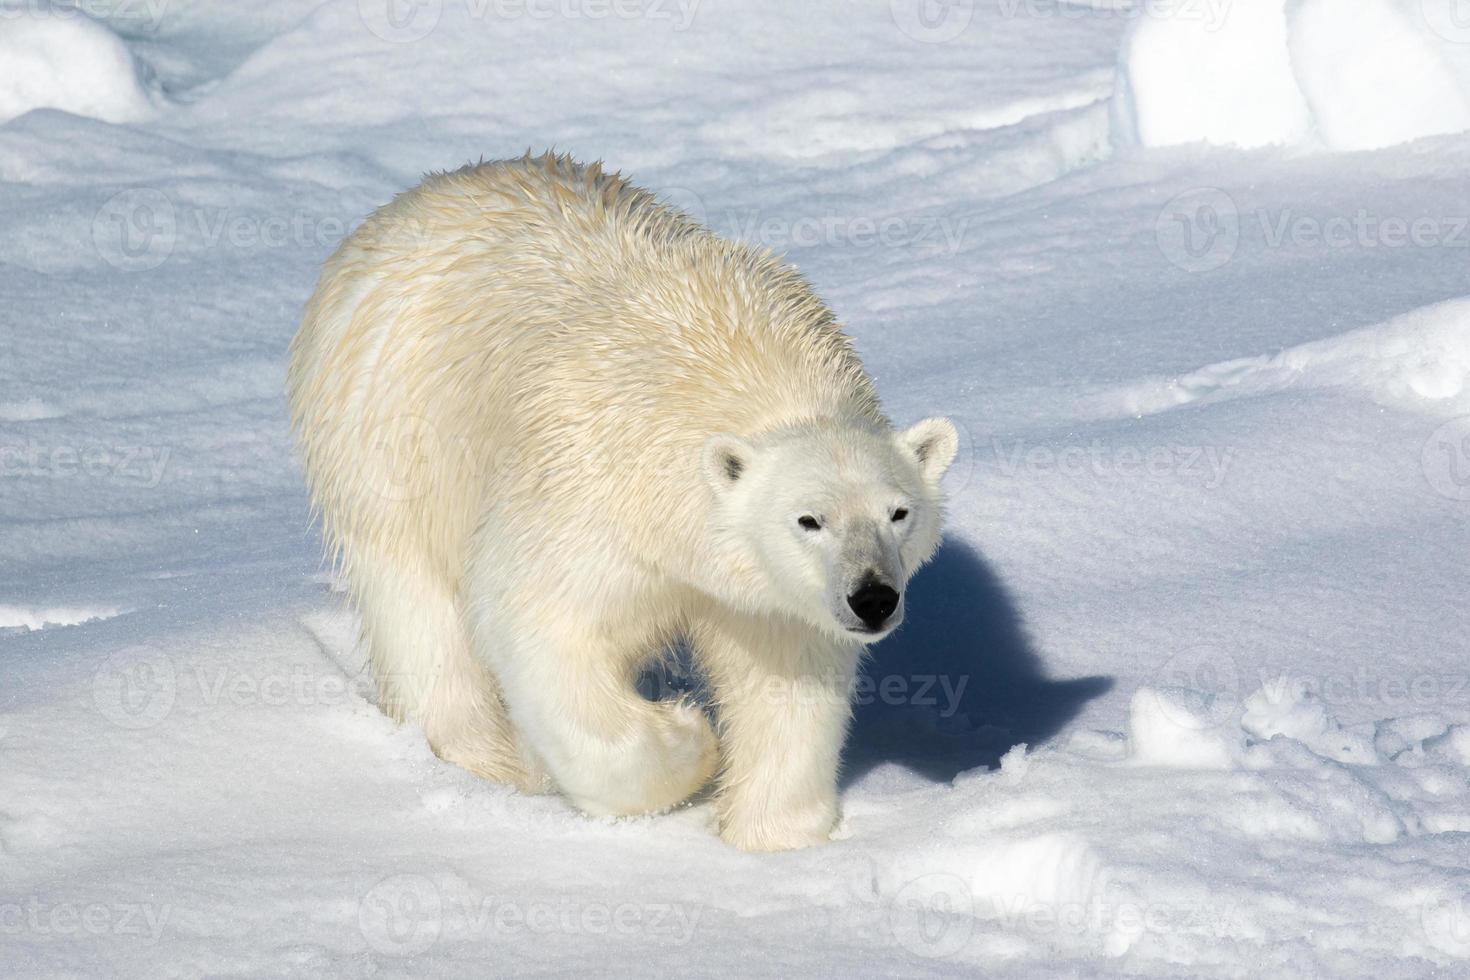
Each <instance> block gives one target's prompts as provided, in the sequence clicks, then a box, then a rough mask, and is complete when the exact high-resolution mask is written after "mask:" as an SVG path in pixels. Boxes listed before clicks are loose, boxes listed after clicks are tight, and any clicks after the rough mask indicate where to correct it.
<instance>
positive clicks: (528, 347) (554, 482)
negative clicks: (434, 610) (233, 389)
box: [288, 155, 887, 582]
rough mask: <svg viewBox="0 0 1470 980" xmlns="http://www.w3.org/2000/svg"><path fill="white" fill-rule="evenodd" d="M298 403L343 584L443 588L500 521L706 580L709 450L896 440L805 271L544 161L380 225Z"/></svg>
mask: <svg viewBox="0 0 1470 980" xmlns="http://www.w3.org/2000/svg"><path fill="white" fill-rule="evenodd" d="M288 388H289V396H290V401H291V409H292V414H293V420H294V422H295V426H296V429H297V431H298V432H299V433H301V441H302V450H303V454H304V458H305V464H306V470H307V477H308V480H309V482H310V483H311V485H312V491H313V497H314V499H315V500H316V501H317V504H318V506H319V507H320V509H321V510H322V516H323V519H324V523H325V526H326V531H327V534H328V539H329V541H330V542H331V543H332V545H333V546H334V547H335V548H336V550H337V551H338V553H339V554H340V555H341V557H342V558H343V559H344V561H345V563H346V564H347V565H348V566H349V571H350V566H351V564H352V562H353V558H354V553H355V552H358V551H360V550H362V549H371V550H373V551H375V552H376V553H378V554H380V555H382V554H387V555H391V556H392V557H393V558H394V560H395V561H401V562H404V563H417V564H421V565H422V566H423V567H424V568H425V570H427V571H429V572H431V573H432V574H436V575H442V576H446V577H447V578H448V580H449V581H451V582H453V581H456V580H457V579H458V576H459V575H461V574H462V570H463V567H464V561H465V558H466V549H467V548H468V546H469V540H470V536H471V534H472V533H473V532H474V530H475V528H476V527H477V526H479V525H481V524H482V523H483V522H484V521H485V520H486V519H487V517H489V518H493V519H494V520H495V521H496V522H497V526H498V527H499V528H501V529H503V532H504V533H508V534H514V533H517V530H518V529H519V530H521V531H523V532H524V533H525V534H526V536H527V538H526V544H527V546H528V547H529V546H532V545H534V546H536V547H546V546H547V545H548V544H550V543H553V542H555V541H556V539H557V538H558V536H564V537H565V539H566V541H565V543H567V544H571V543H572V542H573V541H575V542H577V543H578V544H579V546H581V547H587V546H588V542H595V543H597V544H599V545H603V546H606V547H610V548H620V549H624V550H627V551H631V552H633V553H634V554H635V556H636V558H637V560H639V561H640V562H643V563H646V564H647V565H649V566H650V567H658V566H667V567H668V568H670V569H675V570H676V569H678V568H679V567H681V566H687V565H688V564H689V563H691V562H696V561H698V560H699V556H698V555H697V554H696V553H695V549H696V548H697V540H698V529H699V527H700V525H701V524H702V522H703V509H704V507H706V506H707V491H706V490H705V488H704V486H703V484H702V482H701V480H700V477H699V467H698V458H699V447H700V446H701V445H702V444H703V442H704V440H705V439H706V438H707V437H708V436H710V435H712V434H714V433H717V432H733V433H736V434H741V435H755V434H758V433H760V432H762V431H766V430H769V429H772V428H776V427H779V426H781V425H785V424H791V423H795V422H800V421H803V420H811V419H835V420H838V421H840V422H842V423H843V424H855V425H861V426H864V427H879V428H885V429H886V428H887V421H886V420H885V419H884V418H883V416H882V414H881V411H880V409H879V407H878V402H877V398H876V395H875V392H874V389H873V385H872V382H871V381H870V379H869V378H868V376H867V374H866V373H865V372H864V371H863V368H862V366H861V364H860V362H859V361H858V359H857V356H856V354H855V353H854V351H853V350H852V347H851V344H850V342H849V341H848V339H847V338H846V337H845V336H844V335H843V334H842V332H841V331H840V329H839V327H838V325H837V323H836V322H835V320H834V318H833V316H832V314H831V313H830V311H829V310H828V309H827V307H826V306H825V305H824V304H823V303H822V302H821V301H820V300H819V299H818V298H817V297H816V296H815V295H814V294H813V293H812V291H811V289H810V287H809V286H808V285H807V284H806V282H805V281H804V280H803V279H802V278H801V277H800V276H799V275H798V274H797V273H796V272H795V271H794V270H792V269H791V268H789V267H787V266H783V265H782V264H781V263H779V262H778V261H777V260H776V259H775V258H773V257H772V256H771V255H769V254H768V253H766V252H762V251H759V250H756V249H753V248H750V247H747V246H743V245H739V244H735V243H730V242H726V241H724V240H722V239H720V238H718V237H716V236H715V235H713V234H711V233H710V232H708V231H706V230H705V229H703V228H702V227H700V226H698V225H696V224H694V223H693V222H691V221H689V220H688V219H687V218H685V217H684V216H683V215H682V214H679V213H678V212H675V211H672V210H670V209H668V208H666V207H664V206H662V205H660V204H658V203H657V201H656V200H655V199H654V198H653V197H652V196H651V195H649V194H647V193H646V192H644V191H642V190H639V189H638V188H636V187H634V186H633V185H631V184H629V183H628V182H626V181H625V180H623V179H622V178H621V177H620V176H618V175H616V174H605V173H603V172H602V171H601V170H600V168H598V167H597V166H595V165H593V166H585V167H584V166H581V165H577V164H574V163H573V162H572V161H571V160H570V159H568V158H566V157H556V156H551V155H546V156H542V157H535V158H533V157H530V156H527V157H524V158H521V159H518V160H511V161H497V162H494V163H482V164H480V165H477V166H471V167H466V168H464V169H461V170H458V171H455V172H452V173H446V174H437V175H431V176H430V177H428V178H427V179H426V180H425V181H424V182H423V184H421V185H420V186H419V187H417V188H415V189H414V190H411V191H409V192H407V193H405V194H402V195H400V196H399V197H398V198H396V199H395V200H394V201H393V202H392V203H390V204H388V205H386V206H385V207H383V208H381V209H379V210H378V211H377V212H375V213H374V214H373V215H372V216H371V217H370V218H369V219H368V220H367V221H366V222H365V223H364V224H363V226H362V227H361V228H359V229H358V230H357V231H356V232H355V233H354V234H353V235H352V236H351V237H350V238H349V239H348V240H347V241H346V242H344V243H343V245H342V246H341V247H340V248H339V249H338V251H337V252H336V254H334V255H333V256H332V258H331V259H330V260H329V261H328V262H327V264H326V267H325V268H324V270H323V272H322V276H321V280H320V282H319V283H318V286H317V290H316V293H315V294H314V295H313V297H312V299H311V301H310V302H309V304H308V306H307V309H306V313H305V317H304V320H303V323H302V326H301V330H300V332H299V333H298V334H297V337H296V339H295V341H294V342H293V345H292V353H291V366H290V377H289V383H288ZM553 546H554V544H553Z"/></svg>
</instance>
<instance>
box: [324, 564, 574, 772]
mask: <svg viewBox="0 0 1470 980" xmlns="http://www.w3.org/2000/svg"><path fill="white" fill-rule="evenodd" d="M389 569H391V571H389ZM352 581H353V591H354V593H355V595H356V601H357V606H358V609H359V610H360V611H361V613H362V619H363V633H364V637H365V639H366V642H367V648H368V655H369V661H370V663H371V665H372V670H373V676H374V679H375V680H376V683H377V689H378V705H379V707H380V708H381V709H382V710H383V712H384V713H385V714H387V715H388V716H389V717H392V718H394V719H396V720H399V721H402V720H404V719H408V718H412V719H415V720H417V721H419V722H420V723H421V724H422V725H423V727H424V734H425V736H426V737H427V738H428V741H429V745H430V747H431V748H432V749H433V750H434V754H435V755H437V756H439V757H440V758H441V759H443V760H445V761H446V762H452V763H454V764H455V765H458V766H461V767H463V768H465V769H468V770H469V771H470V772H472V773H474V774H475V775H477V776H480V777H482V778H485V779H490V780H493V781H495V782H500V783H509V784H511V785H513V786H516V787H518V788H520V789H522V790H527V791H541V790H544V789H545V788H546V787H545V777H544V776H543V775H542V774H541V773H540V772H539V769H538V767H537V766H536V765H535V764H534V763H532V762H531V761H530V760H528V759H526V758H525V757H524V756H523V754H522V753H521V751H520V749H519V746H518V744H517V738H516V733H515V729H514V728H513V727H512V725H511V722H510V717H509V715H508V714H507V712H506V709H505V703H504V701H503V699H502V698H501V694H500V690H499V686H498V685H497V684H496V682H495V678H494V676H493V675H492V674H491V673H490V672H489V670H487V669H486V668H485V667H484V666H483V665H481V664H480V663H478V662H476V661H475V659H474V657H473V656H472V654H471V653H470V645H469V637H468V635H467V632H466V628H465V623H464V619H463V616H462V615H461V611H460V603H459V602H458V600H457V599H456V597H455V596H454V595H453V594H452V593H451V592H450V590H448V589H447V588H446V587H445V586H444V585H442V584H441V583H439V582H437V581H435V580H434V576H431V575H426V574H412V573H408V572H406V571H405V570H404V569H403V568H401V567H397V566H394V565H391V564H390V563H388V562H379V563H365V562H363V561H361V560H359V561H357V562H354V568H353V576H352Z"/></svg>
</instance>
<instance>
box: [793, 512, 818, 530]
mask: <svg viewBox="0 0 1470 980" xmlns="http://www.w3.org/2000/svg"><path fill="white" fill-rule="evenodd" d="M796 523H798V524H800V525H801V526H802V527H804V528H806V529H807V530H808V531H820V530H821V529H822V522H821V521H819V520H817V519H816V518H815V517H813V516H812V515H810V514H802V515H801V516H800V517H798V518H797V519H796Z"/></svg>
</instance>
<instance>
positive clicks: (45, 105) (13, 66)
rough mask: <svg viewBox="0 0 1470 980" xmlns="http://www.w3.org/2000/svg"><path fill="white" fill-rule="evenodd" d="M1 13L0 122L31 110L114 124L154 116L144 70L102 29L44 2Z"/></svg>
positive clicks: (119, 41) (130, 54)
mask: <svg viewBox="0 0 1470 980" xmlns="http://www.w3.org/2000/svg"><path fill="white" fill-rule="evenodd" d="M0 15H3V25H4V29H3V30H0V123H4V122H9V121H10V120H11V119H14V118H16V117H17V116H20V115H23V114H25V113H27V112H30V111H31V110H32V109H62V110H64V111H66V112H70V113H74V114H76V115H79V116H91V117H93V118H96V119H101V120H103V121H104V122H114V123H117V122H131V121H133V120H137V119H142V118H145V117H147V116H148V115H149V114H151V112H152V110H153V100H152V98H151V96H150V91H149V86H148V85H147V84H146V82H145V80H144V77H143V76H144V72H143V70H142V67H141V66H140V65H139V64H138V62H137V61H136V60H135V59H134V58H133V54H132V51H131V50H129V48H128V46H127V43H126V42H124V41H123V39H122V38H120V37H118V36H117V35H116V34H114V33H113V32H112V31H111V30H110V29H109V28H108V27H107V26H106V25H104V24H101V23H99V22H97V21H95V20H92V19H91V18H89V17H86V16H84V15H82V14H81V13H79V12H76V11H74V10H67V9H62V8H57V7H50V6H46V5H42V4H29V5H27V6H26V7H24V8H20V9H11V8H7V9H5V10H0Z"/></svg>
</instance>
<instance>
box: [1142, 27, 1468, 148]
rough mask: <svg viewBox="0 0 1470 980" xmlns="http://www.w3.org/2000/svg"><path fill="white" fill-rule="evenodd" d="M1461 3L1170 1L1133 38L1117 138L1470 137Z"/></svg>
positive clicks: (1154, 141) (1246, 141)
mask: <svg viewBox="0 0 1470 980" xmlns="http://www.w3.org/2000/svg"><path fill="white" fill-rule="evenodd" d="M1457 2H1458V0H1359V2H1354V3H1352V4H1343V3H1339V2H1337V0H1240V2H1238V3H1235V4H1231V5H1230V6H1229V7H1228V8H1223V9H1221V10H1218V11H1216V12H1215V15H1214V16H1207V15H1206V14H1205V12H1204V11H1203V10H1202V9H1201V7H1200V5H1198V4H1196V3H1193V2H1189V0H1167V2H1165V3H1161V4H1159V5H1156V7H1154V8H1151V10H1152V12H1151V14H1150V15H1149V16H1146V17H1140V18H1139V19H1138V20H1137V22H1136V23H1135V24H1134V25H1133V28H1132V29H1131V30H1130V31H1129V33H1128V34H1127V35H1126V36H1125V37H1124V40H1123V44H1122V48H1121V52H1120V55H1119V59H1118V71H1117V76H1116V82H1115V90H1114V95H1115V98H1114V114H1113V115H1114V118H1113V122H1114V134H1115V136H1116V138H1117V139H1118V141H1119V142H1122V143H1137V144H1142V145H1144V146H1168V145H1173V144H1179V143H1194V142H1206V143H1220V144H1232V145H1235V146H1241V147H1257V146H1266V145H1271V144H1286V145H1301V146H1320V147H1325V148H1327V149H1330V150H1364V149H1375V148H1378V147H1384V146H1392V145H1395V144H1398V143H1404V142H1408V141H1409V140H1414V139H1418V138H1420V137H1424V136H1433V135H1437V134H1442V133H1456V132H1461V131H1464V130H1466V129H1470V63H1467V54H1466V52H1464V51H1463V50H1460V47H1461V45H1460V43H1459V42H1463V41H1464V40H1465V38H1463V37H1459V36H1458V35H1457V33H1456V32H1455V31H1454V28H1455V26H1456V25H1457V24H1458V21H1457V20H1455V19H1454V17H1453V10H1452V9H1451V8H1452V7H1453V5H1454V4H1455V3H1457Z"/></svg>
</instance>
